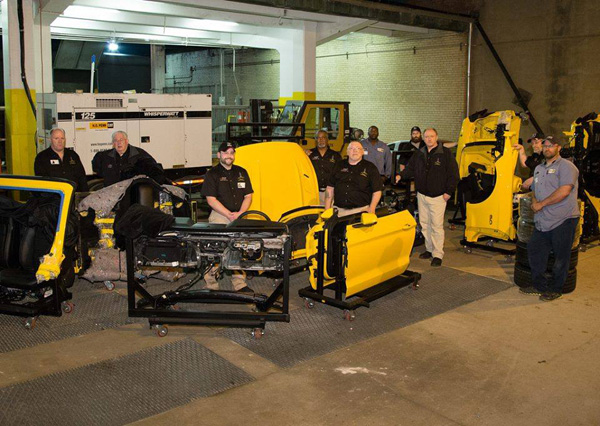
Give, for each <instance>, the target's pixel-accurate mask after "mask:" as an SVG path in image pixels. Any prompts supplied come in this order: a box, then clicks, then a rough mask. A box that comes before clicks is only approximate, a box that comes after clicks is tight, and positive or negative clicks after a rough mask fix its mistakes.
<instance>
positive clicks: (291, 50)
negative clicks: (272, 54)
mask: <svg viewBox="0 0 600 426" xmlns="http://www.w3.org/2000/svg"><path fill="white" fill-rule="evenodd" d="M285 32H286V37H285V38H284V39H283V40H281V47H280V48H278V50H279V57H280V60H281V62H280V65H279V73H280V74H279V102H280V104H283V103H285V101H286V100H289V99H294V100H315V98H316V73H317V65H316V64H317V61H316V56H317V25H316V23H314V22H305V23H304V25H303V28H301V29H288V30H285Z"/></svg>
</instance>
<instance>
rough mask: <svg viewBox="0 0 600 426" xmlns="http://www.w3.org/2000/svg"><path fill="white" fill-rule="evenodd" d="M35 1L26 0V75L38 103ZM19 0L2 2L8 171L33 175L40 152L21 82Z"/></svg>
mask: <svg viewBox="0 0 600 426" xmlns="http://www.w3.org/2000/svg"><path fill="white" fill-rule="evenodd" d="M32 3H33V1H32V0H22V4H23V26H24V29H25V31H24V39H25V48H24V49H23V55H24V57H25V70H24V71H25V75H26V77H27V83H28V84H29V89H30V93H31V98H32V99H33V101H34V102H35V93H36V92H35V88H36V83H35V66H34V61H33V50H34V49H33V4H32ZM17 5H18V0H3V1H2V51H3V55H4V98H5V104H6V110H5V114H6V116H5V122H6V160H7V164H8V172H9V173H11V174H17V175H33V161H34V159H35V155H36V140H35V130H36V121H35V115H34V112H33V111H32V108H31V105H30V102H29V100H28V98H27V94H26V91H25V88H24V85H23V82H22V81H21V59H20V58H21V56H20V55H21V47H20V45H19V20H18V17H17V7H18V6H17Z"/></svg>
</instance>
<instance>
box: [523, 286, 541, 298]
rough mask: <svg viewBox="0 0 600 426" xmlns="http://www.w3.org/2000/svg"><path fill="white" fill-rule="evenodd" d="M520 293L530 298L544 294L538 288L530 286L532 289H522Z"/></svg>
mask: <svg viewBox="0 0 600 426" xmlns="http://www.w3.org/2000/svg"><path fill="white" fill-rule="evenodd" d="M519 292H520V293H522V294H528V295H530V296H540V295H541V294H542V292H541V291H539V290H538V289H537V288H535V287H533V286H530V287H521V288H520V289H519Z"/></svg>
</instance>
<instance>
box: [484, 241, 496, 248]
mask: <svg viewBox="0 0 600 426" xmlns="http://www.w3.org/2000/svg"><path fill="white" fill-rule="evenodd" d="M485 245H486V246H488V247H494V241H493V240H489V241H486V243H485Z"/></svg>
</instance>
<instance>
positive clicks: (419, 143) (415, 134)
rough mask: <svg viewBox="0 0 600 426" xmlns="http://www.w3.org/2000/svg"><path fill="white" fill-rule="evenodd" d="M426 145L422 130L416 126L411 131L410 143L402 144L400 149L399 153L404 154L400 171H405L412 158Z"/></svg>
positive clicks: (400, 162) (401, 157) (400, 163)
mask: <svg viewBox="0 0 600 426" xmlns="http://www.w3.org/2000/svg"><path fill="white" fill-rule="evenodd" d="M424 145H425V142H423V138H422V137H421V128H420V127H419V126H414V127H413V128H412V129H410V142H409V143H406V142H404V143H402V145H400V147H399V148H398V151H401V152H402V155H401V156H400V158H399V161H398V163H399V169H400V171H402V170H404V167H405V166H406V165H407V164H408V160H410V157H412V155H413V154H414V153H415V151H418V150H419V149H421V148H422V147H423V146H424Z"/></svg>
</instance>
